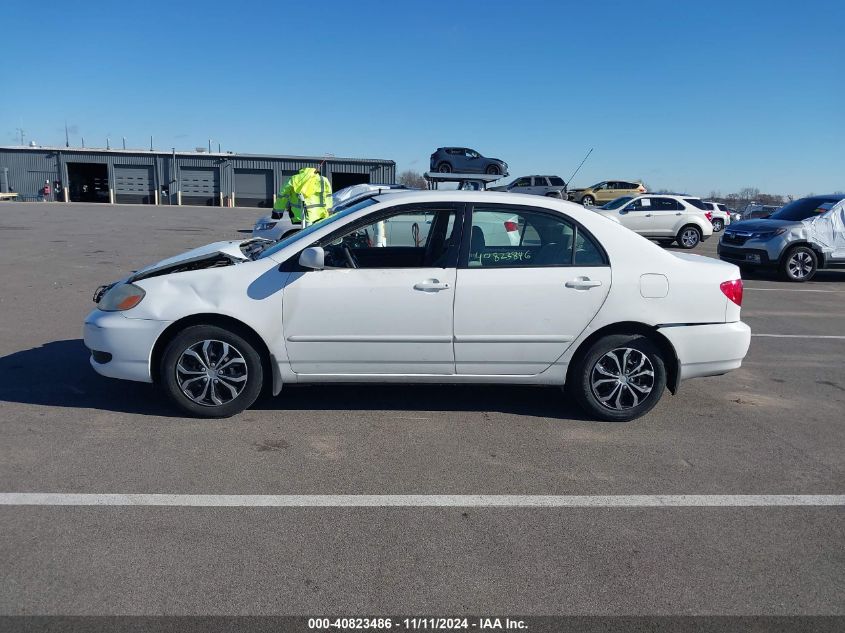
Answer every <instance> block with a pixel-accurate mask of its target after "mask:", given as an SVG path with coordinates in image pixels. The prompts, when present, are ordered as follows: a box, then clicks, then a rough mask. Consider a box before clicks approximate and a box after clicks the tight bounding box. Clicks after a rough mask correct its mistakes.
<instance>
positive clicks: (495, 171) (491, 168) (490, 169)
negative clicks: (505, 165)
mask: <svg viewBox="0 0 845 633" xmlns="http://www.w3.org/2000/svg"><path fill="white" fill-rule="evenodd" d="M485 171H486V172H487V173H488V174H490V175H491V176H498V175H499V166H498V165H488V166H487V169H486V170H485Z"/></svg>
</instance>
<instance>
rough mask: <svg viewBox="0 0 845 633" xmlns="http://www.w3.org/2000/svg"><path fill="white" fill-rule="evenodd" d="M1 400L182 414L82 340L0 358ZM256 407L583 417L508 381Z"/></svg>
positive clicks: (551, 394) (341, 390)
mask: <svg viewBox="0 0 845 633" xmlns="http://www.w3.org/2000/svg"><path fill="white" fill-rule="evenodd" d="M0 375H2V376H3V380H2V381H0V402H19V403H23V404H36V405H44V406H52V407H69V408H87V409H101V410H105V411H115V412H119V413H132V414H137V415H152V416H162V417H183V416H182V415H181V414H180V412H179V411H177V410H176V409H175V408H174V407H172V406H171V405H170V404H169V403H168V402H167V401H166V400H165V398H164V396H163V395H162V394H161V393H159V392H158V390H157V389H156V388H155V387H154V386H153V385H150V384H145V383H137V382H131V381H124V380H113V379H110V378H105V377H103V376H100V375H98V374H97V373H96V372H94V370H93V369H91V367H90V365H89V363H88V350H87V349H86V348H85V345H84V344H83V342H82V341H81V340H80V339H74V340H65V341H53V342H50V343H46V344H44V345H42V346H40V347H34V348H32V349H27V350H22V351H20V352H14V353H13V354H9V355H8V356H3V357H2V358H0ZM252 408H253V409H256V410H261V411H280V412H282V411H445V412H448V411H478V412H484V411H496V412H500V413H509V414H515V415H529V416H536V417H545V418H557V419H572V420H587V419H588V418H586V417H585V416H584V414H583V413H582V412H581V410H580V409H578V408H577V407H576V405H575V403H574V402H572V401H571V400H570V399H569V398H567V397H566V396H565V395H564V394H563V393H562V392H561V391H560V390H559V389H556V388H554V387H550V388H543V387H521V386H511V385H393V384H387V385H374V384H366V385H365V384H360V385H308V386H306V385H291V386H286V387H285V388H284V389H282V393H281V394H280V395H279V396H277V397H275V398H269V397H265V398H261V399H260V400H259V401H258V402H257V403H256V404H255V405H253V407H252Z"/></svg>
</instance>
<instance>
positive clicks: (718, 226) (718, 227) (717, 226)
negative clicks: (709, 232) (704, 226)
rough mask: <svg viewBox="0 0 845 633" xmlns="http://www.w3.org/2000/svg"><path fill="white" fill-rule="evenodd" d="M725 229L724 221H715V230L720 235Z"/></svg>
mask: <svg viewBox="0 0 845 633" xmlns="http://www.w3.org/2000/svg"><path fill="white" fill-rule="evenodd" d="M723 228H725V223H724V221H723V220H713V230H714V231H716V233H718V232H719V231H721V230H722V229H723Z"/></svg>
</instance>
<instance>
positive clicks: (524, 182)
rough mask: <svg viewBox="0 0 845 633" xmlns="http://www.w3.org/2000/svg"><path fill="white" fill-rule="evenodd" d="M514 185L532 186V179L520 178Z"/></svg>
mask: <svg viewBox="0 0 845 633" xmlns="http://www.w3.org/2000/svg"><path fill="white" fill-rule="evenodd" d="M513 186H514V187H530V186H531V179H530V178H520V179H518V180H517V181H516V182H515V183H513Z"/></svg>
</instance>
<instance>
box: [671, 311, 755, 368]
mask: <svg viewBox="0 0 845 633" xmlns="http://www.w3.org/2000/svg"><path fill="white" fill-rule="evenodd" d="M658 331H659V332H660V333H661V334H663V336H665V337H666V338H667V339H669V342H670V343H672V346H673V347H674V348H675V354H676V355H677V357H678V362H679V363H680V369H681V380H686V379H687V378H698V377H701V376H719V375H721V374H725V373H727V372H729V371H731V370H733V369H738V368H739V367H740V366H741V365H742V360H743V359H744V358H745V355H746V354H747V353H748V347H749V346H750V345H751V328H750V327H748V326H747V325H746V324H745V323H743V322H742V321H735V322H733V323H713V324H709V325H672V326H666V327H661V328H659V329H658Z"/></svg>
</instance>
